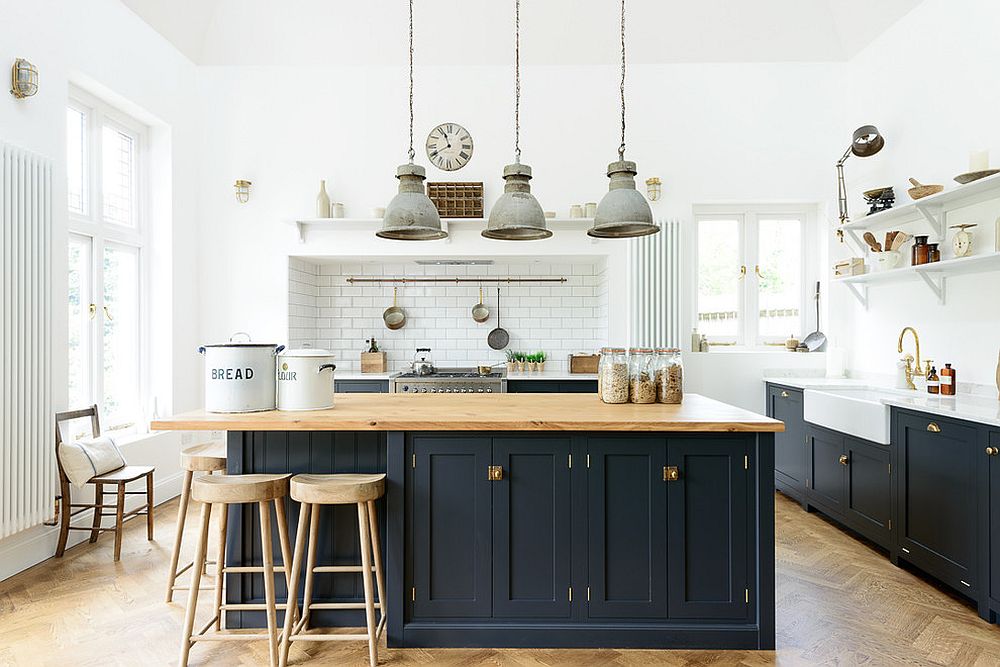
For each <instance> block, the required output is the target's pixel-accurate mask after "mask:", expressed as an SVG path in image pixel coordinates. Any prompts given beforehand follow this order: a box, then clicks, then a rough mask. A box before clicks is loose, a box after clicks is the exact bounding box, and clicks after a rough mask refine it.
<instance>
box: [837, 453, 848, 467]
mask: <svg viewBox="0 0 1000 667" xmlns="http://www.w3.org/2000/svg"><path fill="white" fill-rule="evenodd" d="M839 461H840V465H842V466H846V465H847V464H848V463H849V462H850V459H849V458H847V454H841V455H840V459H839Z"/></svg>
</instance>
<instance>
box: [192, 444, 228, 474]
mask: <svg viewBox="0 0 1000 667" xmlns="http://www.w3.org/2000/svg"><path fill="white" fill-rule="evenodd" d="M181 468H183V469H184V470H190V471H192V472H210V471H216V470H225V469H226V446H225V445H223V444H221V443H220V444H216V443H214V442H206V443H204V444H201V445H195V446H194V447H188V448H187V449H185V450H184V451H182V452H181Z"/></svg>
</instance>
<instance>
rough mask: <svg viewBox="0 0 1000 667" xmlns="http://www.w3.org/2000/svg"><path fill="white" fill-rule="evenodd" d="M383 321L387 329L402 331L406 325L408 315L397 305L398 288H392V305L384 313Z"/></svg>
mask: <svg viewBox="0 0 1000 667" xmlns="http://www.w3.org/2000/svg"><path fill="white" fill-rule="evenodd" d="M382 321H383V322H385V326H386V328H387V329H392V330H393V331H395V330H396V329H402V328H403V327H404V326H405V325H406V313H405V312H404V311H403V309H402V308H400V307H399V306H397V305H396V288H395V287H393V288H392V305H391V306H389V307H388V308H386V309H385V311H383V313H382Z"/></svg>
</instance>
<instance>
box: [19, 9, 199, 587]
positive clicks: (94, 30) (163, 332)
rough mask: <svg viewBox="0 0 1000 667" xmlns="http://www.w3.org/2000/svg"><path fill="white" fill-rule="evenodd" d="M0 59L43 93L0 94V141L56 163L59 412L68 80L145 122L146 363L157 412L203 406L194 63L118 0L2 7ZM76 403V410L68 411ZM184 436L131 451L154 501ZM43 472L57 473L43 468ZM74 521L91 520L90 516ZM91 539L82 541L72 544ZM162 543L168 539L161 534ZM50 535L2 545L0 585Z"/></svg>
mask: <svg viewBox="0 0 1000 667" xmlns="http://www.w3.org/2000/svg"><path fill="white" fill-rule="evenodd" d="M0 45H2V48H0V58H2V59H3V68H2V71H3V72H4V73H5V74H4V76H5V77H6V76H7V75H6V72H7V71H8V68H9V64H10V62H12V61H13V59H14V58H15V57H24V58H27V59H29V60H31V61H32V62H33V63H35V64H36V65H37V66H38V68H39V72H40V75H39V83H40V86H39V92H38V94H37V95H35V96H34V97H32V98H29V99H25V100H16V99H15V98H14V97H13V96H11V95H9V94H7V92H6V86H7V82H6V80H5V81H4V84H3V86H4V87H3V94H0V138H3V139H4V140H7V141H10V142H12V143H15V144H18V145H20V146H23V147H24V148H27V149H29V150H32V151H35V152H38V153H41V154H43V155H46V156H49V157H51V158H52V159H53V160H54V178H53V180H54V183H55V196H54V201H53V210H54V212H55V215H54V230H53V232H54V234H53V238H54V246H53V257H54V259H55V262H56V269H55V273H54V280H53V285H54V287H53V290H54V294H53V303H54V304H56V307H55V308H54V312H53V316H54V335H53V340H52V350H53V361H54V365H55V381H54V384H55V387H56V392H55V395H54V405H55V407H56V409H57V410H63V409H66V407H67V406H66V400H67V395H66V389H65V387H66V384H67V382H66V373H67V371H66V363H67V360H66V358H65V350H66V330H67V326H66V309H65V307H59V306H58V304H60V303H63V304H64V303H65V299H66V224H67V215H66V210H67V204H66V167H65V153H66V149H65V142H66V136H65V132H66V100H67V94H68V86H69V83H70V82H73V83H74V84H76V85H79V86H80V87H82V88H85V89H88V90H90V91H91V92H93V93H95V94H96V95H98V96H100V97H104V98H105V99H107V100H108V101H109V102H111V103H112V104H115V105H118V106H120V107H122V108H123V109H124V110H125V111H127V112H129V113H131V114H132V115H134V116H136V117H137V118H138V119H139V120H141V121H143V122H145V123H148V124H149V125H150V127H151V134H152V140H151V143H152V146H151V150H152V151H153V153H154V161H155V163H156V165H158V167H157V168H156V169H154V171H153V173H152V174H151V175H150V176H151V179H152V181H153V186H154V190H153V193H152V196H151V200H152V201H151V205H152V206H151V207H152V214H153V216H154V222H155V223H156V229H155V232H154V236H155V244H156V245H155V250H154V253H153V256H152V257H151V258H150V259H151V261H152V262H153V264H154V271H155V276H154V285H153V292H154V299H153V301H154V312H153V323H154V326H153V340H152V341H151V344H152V347H153V348H154V352H155V353H154V354H153V355H152V357H153V360H154V362H155V363H154V366H153V369H152V370H153V372H154V378H153V382H154V392H155V393H156V395H157V396H158V397H159V405H160V410H161V411H163V412H166V411H184V410H189V409H192V408H194V407H196V406H198V405H200V403H201V399H200V392H199V385H198V377H199V376H198V373H199V370H200V365H199V363H198V361H199V360H198V359H197V357H196V355H194V354H192V350H193V349H194V347H195V344H196V341H197V340H198V335H197V319H196V318H197V312H196V309H195V308H194V307H193V304H194V303H195V302H196V300H197V292H196V286H197V266H196V253H195V248H194V244H193V243H192V239H193V238H194V236H195V232H194V230H195V229H196V217H197V216H196V193H197V190H198V179H197V171H198V159H197V152H198V149H199V147H198V138H199V135H198V132H197V130H196V127H197V125H198V120H197V115H196V110H195V109H194V107H193V105H192V99H193V92H194V89H193V80H194V76H195V67H194V65H192V64H191V63H190V62H189V61H188V60H187V59H185V58H184V57H183V56H181V55H180V54H179V53H178V52H177V51H176V50H175V49H174V48H173V47H172V46H170V45H169V44H168V43H167V42H166V41H165V40H164V39H163V38H162V37H160V36H159V35H158V34H157V33H156V32H154V31H153V30H152V29H151V28H149V26H147V25H146V24H145V23H143V22H142V21H140V20H139V19H138V17H136V16H135V15H134V14H132V13H131V12H130V11H129V10H127V9H126V8H125V7H124V6H122V5H121V4H120V3H119V2H117V1H116V0H89V1H88V2H64V1H59V0H33V1H32V2H16V1H14V0H0ZM74 407H76V406H74ZM179 440H180V436H178V435H170V436H159V437H156V438H152V439H149V440H147V441H144V442H142V443H137V444H136V445H134V446H130V447H129V448H128V449H127V456H128V458H129V460H130V461H133V462H135V463H149V464H153V465H156V466H157V473H156V478H157V482H158V488H157V495H158V497H159V499H160V500H165V499H167V498H169V497H171V496H173V495H176V493H177V491H178V489H179V486H180V485H179V477H178V457H177V449H178V447H179ZM39 474H54V473H53V472H52V471H39ZM79 518H80V520H81V521H86V522H89V521H90V518H89V516H87V515H81V516H80V517H79ZM81 536H84V537H85V536H86V534H85V533H77V534H76V535H75V536H74V540H75V539H78V538H80V537H81ZM160 537H161V538H163V539H164V540H165V539H166V537H167V536H166V535H163V534H160ZM54 548H55V532H54V531H53V530H51V529H46V528H41V527H38V528H34V529H30V530H27V531H23V532H22V533H19V534H18V535H15V536H12V537H10V538H8V539H5V540H2V541H0V579H3V578H4V577H5V576H8V575H9V574H12V573H13V572H16V571H17V570H18V569H21V568H23V567H27V566H29V565H32V564H34V563H35V562H38V561H39V560H42V559H44V558H47V557H49V556H51V555H52V553H53V551H54Z"/></svg>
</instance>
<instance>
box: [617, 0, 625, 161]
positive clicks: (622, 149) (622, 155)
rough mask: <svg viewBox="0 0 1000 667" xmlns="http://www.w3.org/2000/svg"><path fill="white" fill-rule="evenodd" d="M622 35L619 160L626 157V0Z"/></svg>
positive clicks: (623, 5) (623, 10)
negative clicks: (620, 140)
mask: <svg viewBox="0 0 1000 667" xmlns="http://www.w3.org/2000/svg"><path fill="white" fill-rule="evenodd" d="M621 37H622V82H621V86H620V88H619V91H620V92H621V98H622V143H621V144H620V145H619V146H618V160H619V161H621V160H624V159H625V0H622V16H621Z"/></svg>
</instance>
